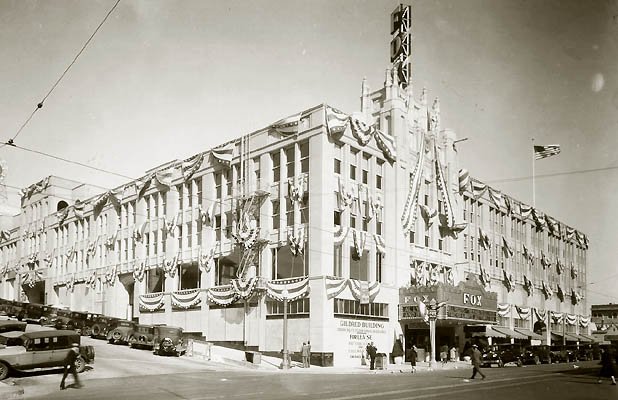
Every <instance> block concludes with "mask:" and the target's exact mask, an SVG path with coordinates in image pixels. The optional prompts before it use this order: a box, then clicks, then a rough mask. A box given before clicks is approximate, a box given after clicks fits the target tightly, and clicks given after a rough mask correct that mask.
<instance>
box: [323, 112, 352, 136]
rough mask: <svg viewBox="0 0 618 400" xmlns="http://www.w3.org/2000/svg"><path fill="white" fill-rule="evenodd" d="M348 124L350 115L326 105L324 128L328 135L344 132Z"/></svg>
mask: <svg viewBox="0 0 618 400" xmlns="http://www.w3.org/2000/svg"><path fill="white" fill-rule="evenodd" d="M349 124H350V117H349V116H348V115H346V114H344V113H343V112H342V111H339V110H337V109H336V108H333V107H330V106H326V129H327V130H328V134H329V135H338V134H341V133H343V132H345V130H346V128H347V127H348V125H349Z"/></svg>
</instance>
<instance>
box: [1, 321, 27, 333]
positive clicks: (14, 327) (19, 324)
mask: <svg viewBox="0 0 618 400" xmlns="http://www.w3.org/2000/svg"><path fill="white" fill-rule="evenodd" d="M26 325H28V323H26V322H23V321H13V320H10V319H4V320H1V321H0V333H2V332H10V331H21V332H24V331H25V330H26Z"/></svg>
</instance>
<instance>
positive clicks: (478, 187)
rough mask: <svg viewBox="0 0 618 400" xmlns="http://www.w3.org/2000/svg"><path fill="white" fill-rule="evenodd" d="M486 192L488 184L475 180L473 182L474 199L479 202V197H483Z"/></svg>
mask: <svg viewBox="0 0 618 400" xmlns="http://www.w3.org/2000/svg"><path fill="white" fill-rule="evenodd" d="M486 190H487V185H486V184H484V183H482V182H477V181H475V180H473V181H472V195H473V196H474V199H476V200H478V199H479V197H481V196H482V195H483V193H485V191H486Z"/></svg>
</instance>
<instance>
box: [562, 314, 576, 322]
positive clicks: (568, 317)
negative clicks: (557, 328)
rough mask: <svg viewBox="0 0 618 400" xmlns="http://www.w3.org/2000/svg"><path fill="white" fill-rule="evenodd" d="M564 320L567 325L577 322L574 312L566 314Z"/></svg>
mask: <svg viewBox="0 0 618 400" xmlns="http://www.w3.org/2000/svg"><path fill="white" fill-rule="evenodd" d="M565 320H566V323H567V324H568V325H575V324H577V315H575V314H566V317H565Z"/></svg>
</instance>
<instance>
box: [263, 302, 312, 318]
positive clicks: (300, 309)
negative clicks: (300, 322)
mask: <svg viewBox="0 0 618 400" xmlns="http://www.w3.org/2000/svg"><path fill="white" fill-rule="evenodd" d="M310 304H311V303H310V301H309V299H308V298H303V299H300V300H295V301H291V302H289V303H288V310H287V313H288V315H302V314H306V315H309V311H310V309H309V305H310ZM283 306H284V304H283V302H282V301H267V302H266V315H267V316H272V315H276V316H282V315H283Z"/></svg>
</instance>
